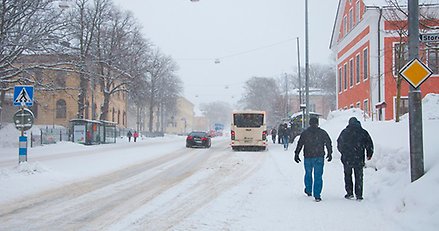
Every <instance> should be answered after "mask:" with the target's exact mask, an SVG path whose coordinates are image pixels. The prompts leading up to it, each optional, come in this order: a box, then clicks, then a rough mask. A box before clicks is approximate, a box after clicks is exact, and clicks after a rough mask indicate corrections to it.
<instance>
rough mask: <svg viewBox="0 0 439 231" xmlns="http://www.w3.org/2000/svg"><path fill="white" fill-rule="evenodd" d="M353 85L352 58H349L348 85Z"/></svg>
mask: <svg viewBox="0 0 439 231" xmlns="http://www.w3.org/2000/svg"><path fill="white" fill-rule="evenodd" d="M353 85H354V60H353V59H351V60H349V87H352V86H353Z"/></svg>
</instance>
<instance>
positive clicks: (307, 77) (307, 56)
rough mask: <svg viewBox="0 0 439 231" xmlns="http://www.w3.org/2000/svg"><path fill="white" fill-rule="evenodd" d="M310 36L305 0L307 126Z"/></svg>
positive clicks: (307, 117)
mask: <svg viewBox="0 0 439 231" xmlns="http://www.w3.org/2000/svg"><path fill="white" fill-rule="evenodd" d="M308 40H309V38H308V0H305V106H306V108H305V126H306V127H308V120H309V41H308Z"/></svg>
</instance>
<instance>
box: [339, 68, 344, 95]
mask: <svg viewBox="0 0 439 231" xmlns="http://www.w3.org/2000/svg"><path fill="white" fill-rule="evenodd" d="M342 76H343V71H342V68H339V69H338V92H341V91H342V90H343V87H342V80H343V78H342Z"/></svg>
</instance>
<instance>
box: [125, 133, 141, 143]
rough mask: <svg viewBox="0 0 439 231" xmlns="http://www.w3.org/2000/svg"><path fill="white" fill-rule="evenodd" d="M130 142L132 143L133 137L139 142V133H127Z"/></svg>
mask: <svg viewBox="0 0 439 231" xmlns="http://www.w3.org/2000/svg"><path fill="white" fill-rule="evenodd" d="M127 137H128V142H131V137H133V139H134V142H136V141H137V138H138V137H139V133H138V132H137V131H134V133H131V131H128V132H127Z"/></svg>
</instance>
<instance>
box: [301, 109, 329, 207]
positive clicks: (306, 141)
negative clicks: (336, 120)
mask: <svg viewBox="0 0 439 231" xmlns="http://www.w3.org/2000/svg"><path fill="white" fill-rule="evenodd" d="M309 125H310V127H308V128H307V129H306V130H305V131H303V132H302V134H300V138H299V141H298V143H297V147H296V150H295V151H294V152H295V156H294V161H296V162H297V163H299V162H300V158H299V153H300V150H302V147H303V146H304V149H303V156H304V158H305V159H304V161H303V164H304V167H305V179H304V182H305V194H306V195H308V196H311V195H312V193H314V198H315V201H316V202H319V201H321V200H322V199H321V197H320V193H321V192H322V188H323V178H322V176H323V165H324V162H325V161H324V156H325V150H324V148H325V147H326V150H327V152H328V154H327V155H326V159H327V160H328V162H329V161H331V160H332V143H331V138H329V135H328V133H327V132H326V131H325V130H323V129H321V128H319V119H318V118H316V117H311V118H310V119H309ZM313 172H314V184H313V176H312V173H313Z"/></svg>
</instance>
